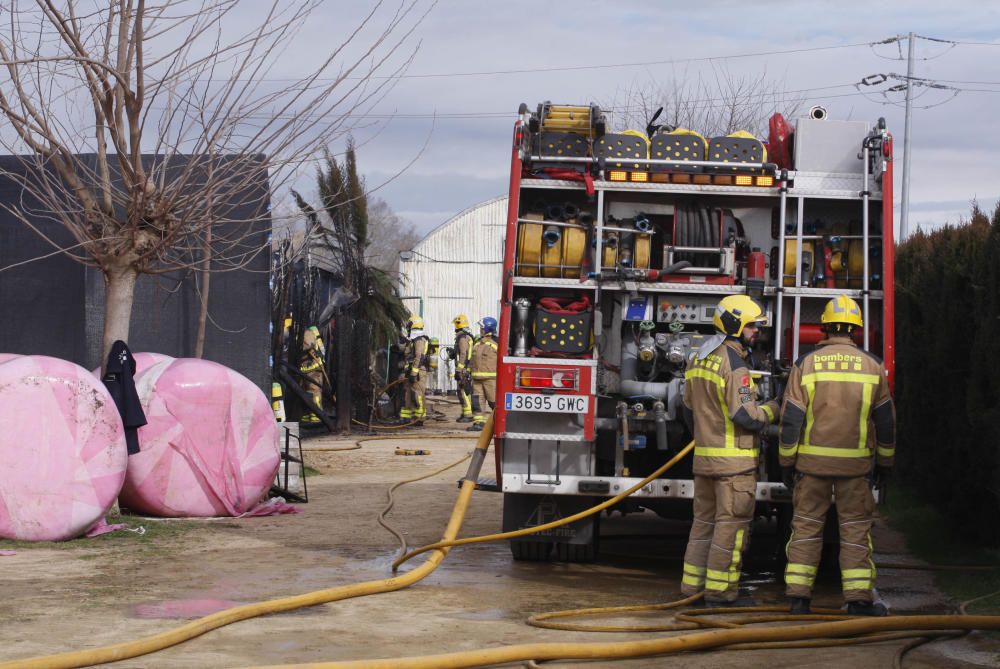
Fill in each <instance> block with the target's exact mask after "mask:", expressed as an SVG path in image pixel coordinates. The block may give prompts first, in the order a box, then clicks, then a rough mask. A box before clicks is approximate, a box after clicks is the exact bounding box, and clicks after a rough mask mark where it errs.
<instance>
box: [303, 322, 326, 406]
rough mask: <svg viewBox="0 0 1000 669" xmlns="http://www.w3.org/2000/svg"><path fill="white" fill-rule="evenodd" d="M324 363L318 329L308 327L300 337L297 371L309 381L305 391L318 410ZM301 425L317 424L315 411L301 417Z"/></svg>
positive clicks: (321, 392) (324, 352) (312, 326)
mask: <svg viewBox="0 0 1000 669" xmlns="http://www.w3.org/2000/svg"><path fill="white" fill-rule="evenodd" d="M325 361H326V347H325V346H324V345H323V339H322V337H320V335H319V328H318V327H316V326H315V325H310V326H309V327H308V328H306V331H305V333H303V335H302V355H301V356H300V358H299V371H300V372H301V373H302V375H303V376H305V377H306V378H307V379H309V384H308V386H307V390H308V392H309V395H310V396H311V397H312V401H313V404H315V405H316V406H317V407H319V408H320V409H322V408H323V379H324V377H325V376H326V369H325V367H324V365H325V364H326V363H325ZM299 420H300V422H302V423H318V422H319V416H317V415H316V412H315V411H310V412H309V413H307V414H305V415H304V416H302V418H300V419H299Z"/></svg>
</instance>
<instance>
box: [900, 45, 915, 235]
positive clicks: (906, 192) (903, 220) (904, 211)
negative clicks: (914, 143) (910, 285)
mask: <svg viewBox="0 0 1000 669" xmlns="http://www.w3.org/2000/svg"><path fill="white" fill-rule="evenodd" d="M906 39H907V42H908V48H907V57H906V120H905V122H904V124H903V197H902V199H901V202H900V216H899V241H901V242H902V241H905V240H906V236H907V234H908V233H909V228H910V101H911V99H912V93H913V33H912V32H911V33H910V34H909V35H907V37H906Z"/></svg>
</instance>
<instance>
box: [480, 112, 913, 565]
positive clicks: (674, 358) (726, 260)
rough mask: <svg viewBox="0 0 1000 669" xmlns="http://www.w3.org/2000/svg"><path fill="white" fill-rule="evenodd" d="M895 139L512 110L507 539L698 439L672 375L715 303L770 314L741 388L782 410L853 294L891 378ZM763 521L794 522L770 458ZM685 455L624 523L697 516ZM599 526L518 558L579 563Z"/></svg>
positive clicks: (611, 489) (772, 453)
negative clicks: (720, 129)
mask: <svg viewBox="0 0 1000 669" xmlns="http://www.w3.org/2000/svg"><path fill="white" fill-rule="evenodd" d="M892 230H893V228H892V139H891V136H890V135H889V133H888V132H887V131H886V128H885V122H884V121H883V120H882V119H880V120H879V121H878V122H877V123H875V124H874V125H869V124H868V123H864V122H857V121H835V120H831V119H829V118H827V115H826V112H825V110H824V109H822V108H820V107H815V108H813V109H812V110H811V111H810V113H809V115H808V116H807V117H805V118H801V119H797V120H796V121H795V122H794V123H793V124H789V123H786V122H785V120H784V119H783V118H782V117H781V116H780V115H778V114H776V115H775V116H774V117H772V118H771V121H770V135H769V137H768V141H767V142H763V141H760V140H759V139H757V138H755V137H753V136H751V135H749V134H748V133H745V132H735V133H731V134H729V135H726V136H723V137H703V136H702V135H700V134H698V133H697V132H696V131H694V130H687V129H683V128H673V127H669V126H660V127H657V126H654V125H652V124H651V125H650V126H649V127H647V129H646V133H642V132H636V131H630V130H629V131H624V132H612V131H611V128H610V127H608V122H607V120H606V118H605V115H604V114H603V113H602V112H601V110H600V109H599V108H598V107H597V106H595V105H593V104H591V105H578V106H572V105H554V104H552V103H549V102H545V103H543V104H540V105H538V106H537V108H536V109H535V110H533V111H532V110H529V108H528V107H527V106H526V105H521V109H520V110H519V115H518V119H517V121H516V123H515V126H514V140H513V146H512V156H511V173H510V200H509V213H508V218H507V229H506V246H505V253H504V272H503V287H502V310H501V316H500V332H499V342H500V350H499V354H500V357H499V364H498V372H497V408H496V414H495V418H496V421H495V436H496V441H495V444H496V452H497V463H496V464H497V483H498V487H499V489H500V491H501V492H502V493H503V495H504V511H503V529H504V530H505V531H507V530H513V529H520V528H523V527H530V526H533V525H538V524H541V523H545V522H549V521H551V520H555V519H559V518H562V517H565V516H567V515H570V514H572V513H575V512H577V511H580V510H582V509H584V508H587V507H589V506H592V505H594V504H596V503H598V502H599V501H601V499H602V498H607V497H610V496H613V495H615V494H617V493H620V492H622V491H624V490H626V489H627V488H629V487H630V486H632V485H634V484H635V483H637V482H639V481H640V480H641V479H642V478H644V477H645V476H647V475H648V474H650V473H651V472H653V471H654V470H655V469H656V468H658V467H659V466H660V465H662V464H663V463H664V462H665V461H666V460H667V459H668V458H670V457H671V456H672V455H674V454H676V453H677V452H678V451H679V450H680V449H682V448H683V447H684V446H685V445H686V444H687V443H688V442H689V441H690V439H691V435H690V434H689V433H688V432H687V430H686V428H685V427H684V424H683V421H682V420H681V410H680V406H679V405H680V402H681V397H682V394H683V386H684V370H685V367H686V365H687V362H688V360H689V359H690V358H691V356H692V355H693V354H694V353H695V352H696V351H697V349H698V347H699V345H700V344H701V342H703V341H705V340H706V339H707V338H708V337H709V336H711V335H712V333H713V332H714V330H713V326H712V317H713V314H714V310H715V307H716V305H717V304H718V302H719V300H720V299H721V298H722V297H724V296H726V295H733V294H746V295H750V296H752V297H753V298H755V299H756V300H758V301H759V302H760V304H761V305H762V306H763V307H764V309H765V311H766V313H767V315H768V317H769V325H768V326H767V327H766V328H764V330H763V332H762V335H761V337H760V340H759V342H758V345H757V347H756V350H755V351H754V352H753V356H752V357H753V365H752V366H753V367H754V369H755V371H754V372H753V375H754V376H755V377H756V381H757V385H758V387H759V389H760V393H761V395H762V398H763V399H767V398H774V397H778V396H779V395H780V393H781V390H782V384H783V383H784V380H785V378H786V376H787V372H788V369H789V367H790V364H791V361H793V360H795V359H796V358H798V357H799V356H800V355H802V354H803V353H804V352H806V351H808V350H809V349H810V347H811V346H813V345H814V344H815V343H816V342H818V341H819V339H820V338H821V330H820V325H819V322H820V313H821V311H822V309H823V306H824V305H825V303H826V302H827V301H828V300H829V299H830V298H831V297H833V296H836V295H840V294H846V295H849V296H851V297H853V298H854V299H855V300H857V301H858V302H859V304H861V306H862V308H863V317H864V322H865V329H864V331H863V332H858V333H857V334H858V342H859V344H860V345H862V346H864V347H865V348H867V349H868V350H871V351H873V352H874V353H876V354H877V355H879V356H881V357H882V358H883V359H884V360H885V362H886V366H887V368H888V370H889V374H890V382H891V380H892V374H893V357H894V355H893V346H894V330H893V235H892ZM771 442H772V443H768V444H766V445H765V447H764V448H763V450H762V455H761V463H760V477H759V480H760V483H759V484H758V488H757V500H758V507H757V509H758V513H759V514H760V515H761V516H767V517H773V518H777V519H779V520H780V519H781V518H782V517H783V516H784V517H785V518H786V519H787V517H788V516H789V511H788V509H789V506H790V505H789V501H790V496H789V493H788V491H787V490H786V489H785V488H784V486H783V485H782V484H781V483H780V480H781V477H780V472H779V467H778V463H777V444H776V443H773V439H772V440H771ZM690 467H691V463H690V458H689V459H687V461H686V462H682V463H681V464H679V465H677V466H676V467H675V468H674V469H672V470H670V471H668V472H667V473H666V474H665V475H664V477H663V478H659V479H656V480H655V481H654V482H653V483H651V484H650V485H647V486H645V487H643V488H642V489H640V490H638V491H637V492H635V493H634V494H632V495H631V496H629V497H628V498H627V499H626V500H623V502H622V503H620V504H619V505H618V507H616V508H617V509H620V510H622V511H624V512H629V511H639V510H645V509H649V510H652V511H654V512H655V513H657V514H659V515H661V516H664V517H669V518H690V515H691V497H692V490H693V485H692V480H691V469H690ZM599 533H600V529H599V517H592V518H587V519H584V520H581V521H578V522H576V523H574V524H571V525H567V526H564V527H560V528H558V529H556V530H552V531H549V532H544V533H540V534H535V535H529V536H526V537H521V538H519V539H515V540H513V541H512V542H511V550H512V553H513V555H514V557H515V558H516V559H528V560H546V559H550V558H553V557H554V558H555V559H558V560H562V561H588V560H592V559H593V558H594V557H595V555H596V553H597V541H598V537H599Z"/></svg>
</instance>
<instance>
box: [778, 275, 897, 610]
mask: <svg viewBox="0 0 1000 669" xmlns="http://www.w3.org/2000/svg"><path fill="white" fill-rule="evenodd" d="M821 321H822V324H823V330H824V331H825V332H826V338H825V339H823V340H822V341H821V342H819V344H818V345H817V347H816V349H815V350H814V351H812V352H810V353H807V354H805V355H803V356H802V357H801V358H799V359H798V360H796V361H795V364H794V365H793V366H792V369H791V372H790V373H789V376H788V386H787V388H786V389H785V396H784V405H783V407H782V411H781V444H780V447H779V449H778V455H779V460H780V464H781V466H782V467H783V468H784V470H783V472H784V478H785V485H787V486H789V487H791V488H793V495H792V505H793V508H794V511H793V517H792V536H791V539H790V541H789V542H788V548H787V553H788V566H787V567H786V568H785V586H786V588H785V592H786V594H787V595H788V596H789V597H790V598H791V610H792V612H793V613H809V604H810V599H811V597H812V589H813V582H814V581H815V580H816V569H817V567H818V566H819V560H820V553H821V551H822V548H823V525H824V524H825V522H826V515H827V511H828V510H829V508H830V504H831V500H833V499H836V508H837V519H838V522H839V523H840V576H841V585H842V587H843V591H844V599H845V600H846V601H847V612H848V614H850V615H869V616H871V615H874V616H884V615H886V614H887V613H888V609H887V608H886V606H885V605H884V604H883V603H882V602H873V601H872V600H873V599H874V590H873V588H874V585H875V565H874V563H873V562H872V543H871V528H872V514H873V513H874V510H875V500H874V497H873V496H872V491H871V486H870V485H869V479H868V477H869V474H870V473H871V471H872V464H873V462H874V464H875V466H876V480H877V481H878V482H879V484H880V485H879V487H880V489H881V488H882V485H881V482H882V481H884V480H885V478H886V477H887V475H888V471H889V470H890V469H891V468H892V464H893V458H894V456H895V452H896V435H895V431H896V430H895V426H896V412H895V407H894V406H893V403H892V396H891V395H890V394H889V383H888V381H887V379H886V371H885V367H884V366H883V365H882V361H881V360H879V359H878V358H877V357H876V356H874V355H872V354H871V353H869V352H868V351H864V350H862V349H859V348H858V347H857V346H856V345H855V343H854V342H853V341H852V339H851V333H852V331H853V330H854V328H861V327H863V326H864V322H863V320H862V316H861V309H860V308H859V307H858V304H857V302H855V301H854V300H852V299H851V298H849V297H847V296H846V295H841V296H839V297H835V298H834V299H832V300H830V302H829V303H828V304H827V305H826V308H825V309H824V310H823V316H822V318H821Z"/></svg>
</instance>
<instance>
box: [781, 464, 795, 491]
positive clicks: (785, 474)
mask: <svg viewBox="0 0 1000 669" xmlns="http://www.w3.org/2000/svg"><path fill="white" fill-rule="evenodd" d="M781 482H782V483H784V484H785V487H786V488H788V490H789V491H791V490H794V489H795V467H782V468H781Z"/></svg>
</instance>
